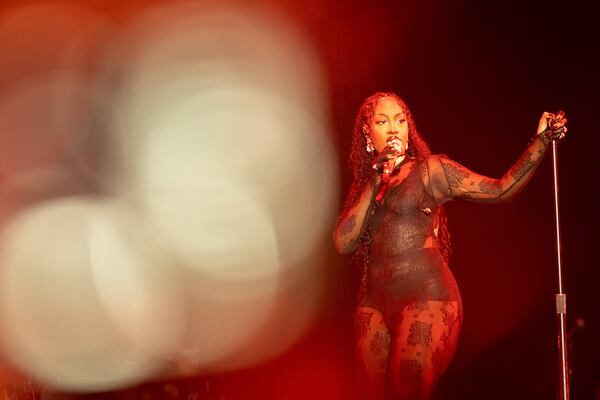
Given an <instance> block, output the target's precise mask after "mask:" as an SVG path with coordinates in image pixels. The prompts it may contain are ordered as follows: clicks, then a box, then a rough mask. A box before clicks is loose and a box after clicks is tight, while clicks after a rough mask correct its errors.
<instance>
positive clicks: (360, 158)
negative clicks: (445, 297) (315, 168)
mask: <svg viewBox="0 0 600 400" xmlns="http://www.w3.org/2000/svg"><path fill="white" fill-rule="evenodd" d="M386 97H387V98H393V99H394V100H396V101H397V102H398V104H399V105H400V107H401V108H402V110H403V111H404V115H405V117H406V121H407V124H408V142H409V146H408V150H407V153H408V156H410V157H413V158H415V160H416V161H417V162H419V161H426V160H427V159H428V158H429V156H430V155H431V151H430V150H429V146H428V145H427V143H426V142H425V141H424V140H423V138H422V137H421V135H420V134H419V132H418V131H417V127H416V124H415V121H414V119H413V117H412V114H411V112H410V110H409V109H408V107H407V106H406V103H405V102H404V101H403V100H402V99H401V98H400V97H399V96H398V95H397V94H395V93H392V92H377V93H375V94H373V95H371V96H370V97H368V98H367V99H366V100H365V101H364V102H363V103H362V105H361V107H360V109H359V110H358V113H357V115H356V119H355V120H354V129H353V131H352V144H351V147H350V160H349V163H350V168H351V169H352V172H353V175H354V180H353V182H352V185H351V186H350V193H349V194H348V197H347V200H346V204H345V205H344V210H343V212H342V216H345V215H347V213H348V212H349V211H350V209H351V208H352V207H353V206H354V205H355V204H356V202H357V201H358V198H359V197H360V194H361V192H362V191H363V190H364V188H365V187H366V185H368V184H369V183H370V180H371V177H372V165H373V159H374V157H375V155H374V154H372V153H368V152H367V150H366V148H367V140H366V138H365V134H364V132H363V127H364V126H370V123H371V120H372V119H373V115H374V113H375V107H377V103H378V102H379V100H381V99H383V98H386ZM438 215H439V217H438V218H439V220H438V233H437V237H436V238H435V241H436V245H437V247H438V248H439V250H440V253H441V254H442V257H443V258H444V261H445V262H446V263H448V261H449V258H450V251H451V245H450V233H449V232H448V220H447V218H446V212H445V210H444V208H443V207H440V208H439V214H438ZM370 236H371V235H370V229H369V228H367V229H365V231H364V232H363V235H362V237H361V239H360V241H361V242H360V246H359V248H358V250H357V251H356V259H355V262H356V263H357V264H358V265H363V266H364V268H365V271H363V278H362V279H363V282H362V285H361V287H362V288H361V291H363V290H364V288H365V283H366V267H367V263H368V253H369V248H370V241H371V237H370Z"/></svg>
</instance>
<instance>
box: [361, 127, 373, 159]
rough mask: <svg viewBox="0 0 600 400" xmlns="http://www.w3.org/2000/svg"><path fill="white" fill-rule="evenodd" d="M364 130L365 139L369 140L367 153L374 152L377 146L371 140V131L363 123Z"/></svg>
mask: <svg viewBox="0 0 600 400" xmlns="http://www.w3.org/2000/svg"><path fill="white" fill-rule="evenodd" d="M362 131H363V134H364V135H365V140H366V141H367V153H372V152H374V151H375V146H374V145H373V142H372V141H371V138H370V137H369V131H368V130H367V127H366V126H364V125H363V127H362Z"/></svg>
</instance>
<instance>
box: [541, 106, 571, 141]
mask: <svg viewBox="0 0 600 400" xmlns="http://www.w3.org/2000/svg"><path fill="white" fill-rule="evenodd" d="M542 118H547V127H546V129H547V133H546V135H547V137H548V138H550V139H552V140H561V139H563V138H564V137H565V136H566V133H567V127H566V124H567V121H568V120H567V117H566V116H565V112H564V111H559V112H557V113H556V114H553V113H549V112H545V113H544V114H543V116H542Z"/></svg>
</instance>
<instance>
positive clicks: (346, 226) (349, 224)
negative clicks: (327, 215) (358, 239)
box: [340, 214, 356, 236]
mask: <svg viewBox="0 0 600 400" xmlns="http://www.w3.org/2000/svg"><path fill="white" fill-rule="evenodd" d="M354 228H356V215H355V214H353V215H351V216H349V217H348V218H346V219H344V220H343V221H342V222H341V223H340V233H341V234H342V235H344V236H345V235H347V234H348V233H350V232H352V231H353V230H354Z"/></svg>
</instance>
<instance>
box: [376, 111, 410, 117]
mask: <svg viewBox="0 0 600 400" xmlns="http://www.w3.org/2000/svg"><path fill="white" fill-rule="evenodd" d="M377 115H381V116H383V117H387V114H382V113H377V114H375V116H377ZM398 115H404V112H399V113H398V114H396V115H394V117H397V116H398Z"/></svg>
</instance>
